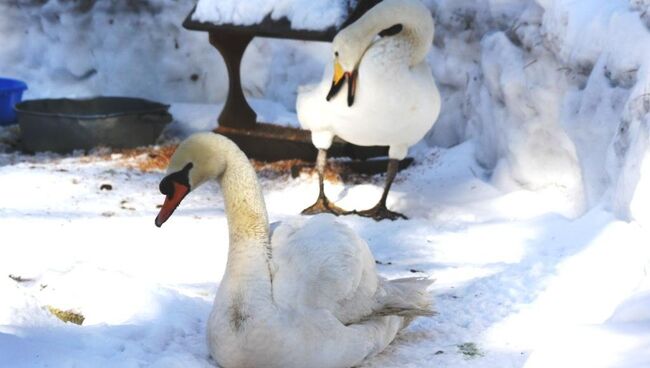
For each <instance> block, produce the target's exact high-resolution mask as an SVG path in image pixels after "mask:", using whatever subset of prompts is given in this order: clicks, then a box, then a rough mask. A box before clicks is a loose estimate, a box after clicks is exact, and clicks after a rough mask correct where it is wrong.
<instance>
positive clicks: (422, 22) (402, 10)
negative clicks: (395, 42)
mask: <svg viewBox="0 0 650 368" xmlns="http://www.w3.org/2000/svg"><path fill="white" fill-rule="evenodd" d="M395 24H401V25H402V31H401V32H400V33H399V34H397V35H395V36H390V37H395V38H396V39H399V40H403V41H405V42H406V43H407V44H408V45H410V47H411V57H410V65H411V66H413V65H416V64H418V63H420V62H421V61H422V60H424V58H425V56H426V55H427V53H428V52H429V49H430V48H431V44H432V43H433V18H432V17H431V12H430V11H429V9H427V8H426V7H425V6H424V5H423V4H422V3H421V2H420V1H418V0H384V1H382V2H380V3H379V4H377V5H375V7H373V8H372V9H370V10H369V11H368V12H366V13H365V14H364V15H363V16H362V17H361V18H359V20H357V21H356V22H354V23H353V24H351V25H350V26H349V27H347V28H346V31H348V32H352V33H353V34H354V35H356V38H357V40H358V41H359V42H360V43H361V44H362V45H364V47H365V48H368V47H370V45H371V43H372V42H373V40H374V39H375V37H376V36H377V34H379V32H381V31H382V30H384V29H386V28H389V27H391V26H393V25H395Z"/></svg>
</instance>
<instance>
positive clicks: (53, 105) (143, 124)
mask: <svg viewBox="0 0 650 368" xmlns="http://www.w3.org/2000/svg"><path fill="white" fill-rule="evenodd" d="M15 109H16V114H17V116H18V124H19V126H20V131H21V134H22V141H23V145H24V148H25V150H27V151H30V152H37V151H53V152H60V153H65V152H70V151H72V150H75V149H85V150H87V149H91V148H94V147H97V146H107V147H112V148H133V147H138V146H145V145H150V144H153V143H155V142H156V140H157V139H158V137H159V136H160V133H161V132H162V130H163V129H164V128H165V126H166V125H167V124H168V123H169V122H171V121H172V115H171V114H170V113H169V111H168V110H169V105H164V104H161V103H157V102H153V101H149V100H145V99H140V98H130V97H95V98H90V99H40V100H29V101H24V102H21V103H19V104H17V105H16V107H15Z"/></svg>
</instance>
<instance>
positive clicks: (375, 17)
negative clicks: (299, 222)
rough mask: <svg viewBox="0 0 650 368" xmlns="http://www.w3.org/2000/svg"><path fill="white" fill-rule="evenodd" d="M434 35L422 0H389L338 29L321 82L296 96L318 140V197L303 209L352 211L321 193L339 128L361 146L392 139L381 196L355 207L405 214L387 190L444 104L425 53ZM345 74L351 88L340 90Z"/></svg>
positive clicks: (381, 214)
mask: <svg viewBox="0 0 650 368" xmlns="http://www.w3.org/2000/svg"><path fill="white" fill-rule="evenodd" d="M395 25H401V30H400V31H399V33H397V34H395V35H393V36H387V37H383V38H379V39H378V38H377V35H378V34H379V33H380V32H381V31H382V30H385V29H388V28H391V27H392V26H395ZM393 28H397V29H400V27H393ZM432 43H433V19H432V17H431V13H430V12H429V9H427V8H426V7H425V6H424V5H423V4H422V3H420V2H419V1H418V0H384V1H382V2H380V3H379V4H377V5H376V6H375V7H373V8H372V9H370V10H369V11H368V12H367V13H366V14H364V15H363V16H362V17H361V18H360V19H359V20H357V21H356V22H354V23H353V24H351V25H350V26H348V27H346V28H345V29H343V30H342V31H341V32H339V33H338V34H337V35H336V37H335V38H334V41H333V43H332V49H333V51H334V69H333V70H332V69H328V70H326V71H325V75H324V78H323V80H322V81H321V82H320V83H319V84H316V85H311V86H306V87H301V88H300V90H299V92H298V99H297V101H296V111H297V113H298V120H299V121H300V124H301V125H302V126H303V127H304V128H305V129H309V130H311V135H312V142H313V144H314V145H315V146H316V148H318V158H317V160H316V167H317V170H318V180H319V194H318V199H317V201H316V203H314V205H312V206H311V207H308V208H306V209H305V210H304V211H303V214H314V213H320V212H331V213H334V214H336V215H339V214H348V213H351V212H347V211H344V210H343V209H341V208H339V207H337V206H336V205H334V204H332V203H331V202H330V201H329V200H328V199H327V197H326V196H325V193H324V186H323V170H324V168H325V162H326V160H327V150H328V149H329V147H330V146H331V144H332V139H333V138H334V136H339V137H340V138H342V139H343V140H345V141H348V142H351V143H354V144H357V145H361V146H389V151H388V157H389V159H390V160H389V163H388V169H387V176H386V185H385V187H384V192H383V194H382V196H381V199H380V200H379V202H378V203H377V205H376V206H375V207H373V208H371V209H369V210H366V211H360V212H356V211H355V212H354V213H358V214H360V215H362V216H366V217H372V218H374V219H375V220H381V219H384V218H389V219H391V220H395V219H397V218H399V217H402V218H406V216H404V215H402V214H400V213H397V212H393V211H390V210H388V209H387V208H386V198H387V197H388V191H389V190H390V187H391V184H392V183H393V179H394V178H395V175H396V173H397V167H398V163H399V160H402V159H403V158H404V157H406V154H407V152H408V148H409V147H410V146H412V145H413V144H415V143H417V142H418V141H419V140H420V139H422V137H423V136H424V135H425V134H426V133H427V132H428V131H429V129H431V127H432V126H433V124H434V123H435V121H436V119H437V118H438V114H439V112H440V94H439V92H438V88H437V87H436V84H435V81H434V80H433V76H432V73H431V69H430V68H429V66H428V64H427V63H426V61H425V60H424V58H425V56H426V54H427V53H428V52H429V50H430V49H431V44H432ZM332 75H333V80H332ZM330 81H331V82H330ZM346 82H347V95H346V94H344V93H339V92H340V91H341V89H342V88H343V85H344V84H345V83H346Z"/></svg>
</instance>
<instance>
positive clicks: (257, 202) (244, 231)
mask: <svg viewBox="0 0 650 368" xmlns="http://www.w3.org/2000/svg"><path fill="white" fill-rule="evenodd" d="M220 184H221V190H222V192H223V197H224V202H225V206H226V216H227V219H228V232H229V234H230V246H229V250H228V262H227V265H226V273H225V275H224V279H223V281H222V289H223V291H222V292H224V293H226V295H227V300H231V301H232V303H233V305H232V308H234V309H233V310H237V311H239V310H246V309H248V308H252V306H253V305H258V306H259V305H266V304H268V303H269V302H270V301H272V286H271V246H270V240H269V221H268V216H267V213H266V206H265V204H264V197H263V195H262V188H261V186H260V184H259V181H258V180H257V175H256V173H255V170H253V167H252V166H251V164H250V162H249V161H248V158H247V157H246V155H244V153H243V152H241V151H240V150H239V149H234V150H231V151H230V152H228V153H227V154H226V169H225V171H224V172H223V175H222V176H221V178H220ZM260 303H262V304H260ZM265 303H266V304H265ZM252 309H254V308H252ZM237 313H240V312H237Z"/></svg>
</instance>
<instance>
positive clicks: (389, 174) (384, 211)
mask: <svg viewBox="0 0 650 368" xmlns="http://www.w3.org/2000/svg"><path fill="white" fill-rule="evenodd" d="M398 166H399V161H398V160H397V159H390V160H389V161H388V169H387V170H386V184H385V185H384V193H383V194H382V195H381V199H380V200H379V202H377V204H376V205H375V206H374V207H373V208H371V209H368V210H364V211H356V213H357V214H358V215H359V216H363V217H372V218H373V219H375V220H376V221H381V220H383V219H390V220H393V221H394V220H397V219H398V218H402V219H404V220H408V217H406V216H404V215H403V214H401V213H399V212H394V211H391V210H389V209H388V208H386V199H387V198H388V192H389V191H390V187H391V185H393V180H395V175H397V168H398Z"/></svg>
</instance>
